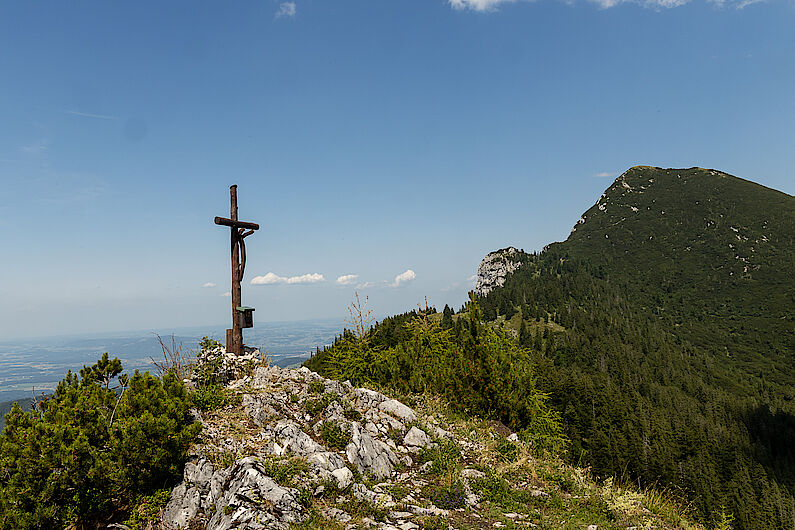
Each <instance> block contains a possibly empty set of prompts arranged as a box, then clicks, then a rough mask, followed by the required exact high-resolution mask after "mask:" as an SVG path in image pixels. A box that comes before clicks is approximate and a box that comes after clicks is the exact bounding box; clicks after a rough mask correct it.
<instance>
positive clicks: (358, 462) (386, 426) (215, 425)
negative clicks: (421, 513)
mask: <svg viewBox="0 0 795 530" xmlns="http://www.w3.org/2000/svg"><path fill="white" fill-rule="evenodd" d="M217 350H218V351H215V350H214V351H213V352H211V353H212V354H213V355H215V356H216V357H219V358H220V357H223V356H224V352H223V351H222V349H220V348H217ZM211 360H212V361H213V362H214V366H219V365H222V366H223V370H222V371H223V373H224V375H226V374H228V376H229V382H228V383H227V385H226V387H227V389H228V391H232V392H234V393H235V394H237V395H238V396H240V400H239V401H238V405H229V406H228V407H227V408H226V410H224V411H216V412H210V413H206V414H203V415H198V414H197V415H196V419H197V421H201V422H202V423H203V430H202V442H201V443H200V444H198V445H197V446H195V447H194V448H193V449H192V454H191V456H190V457H189V460H188V462H187V464H186V466H185V470H184V473H183V481H182V483H180V484H179V485H178V486H177V487H176V488H174V489H173V490H172V493H171V498H170V500H169V502H168V504H167V505H166V507H165V509H164V511H163V516H162V521H163V523H164V524H165V525H166V528H171V529H177V528H183V529H186V528H193V527H197V528H198V527H202V528H206V530H227V529H229V528H247V529H259V528H273V529H277V530H280V529H287V528H290V527H291V526H294V525H296V524H298V523H301V522H302V521H305V520H306V518H307V517H308V513H307V509H306V507H305V506H304V505H302V504H301V502H299V499H301V498H302V497H301V493H300V492H299V489H298V488H300V490H301V491H303V492H304V497H303V499H304V501H305V500H306V496H305V495H306V492H310V493H314V492H322V491H324V490H325V489H327V488H329V487H330V486H331V487H334V488H336V491H338V492H341V493H342V494H343V495H350V496H352V497H353V498H355V499H360V498H361V499H366V500H367V501H368V502H373V503H377V504H378V505H379V506H383V507H384V508H393V507H394V506H395V503H394V502H393V500H392V499H391V497H390V496H389V495H388V494H386V493H384V492H382V491H379V490H378V488H375V490H376V491H373V490H370V489H368V488H367V487H366V486H365V485H364V484H363V483H361V481H363V480H366V479H367V478H370V479H374V480H379V481H390V480H397V479H398V478H399V477H400V476H404V475H407V474H406V473H405V472H404V473H399V472H398V471H396V470H397V469H403V470H405V469H407V468H410V467H411V466H414V465H415V463H414V460H413V457H414V458H416V456H415V455H417V453H418V452H419V451H421V450H422V449H423V448H425V447H429V446H432V445H433V444H434V442H433V440H432V439H431V438H430V437H429V436H428V435H427V434H426V432H425V431H423V430H422V429H419V428H417V427H416V426H414V425H415V424H417V422H419V421H420V420H421V418H420V417H419V416H418V415H417V413H416V411H415V410H413V409H412V408H411V407H408V406H407V405H405V404H403V403H401V402H399V401H397V400H395V399H390V398H389V397H387V396H385V395H384V394H381V393H380V392H375V391H373V390H368V389H365V388H354V387H353V386H352V385H351V384H350V382H348V381H345V382H343V383H340V382H337V381H332V380H328V379H324V378H323V377H321V376H319V375H318V374H316V373H315V372H312V371H310V370H309V369H307V368H300V369H298V370H293V369H287V368H279V367H277V366H268V365H267V364H266V363H262V362H258V361H257V360H256V359H248V358H246V359H244V362H246V363H249V362H254V363H255V364H254V366H253V367H251V366H250V365H249V367H248V368H247V369H246V370H245V371H243V372H242V373H243V374H244V375H241V371H240V370H238V369H237V368H236V367H235V366H233V365H232V364H231V362H230V363H227V364H229V366H228V367H227V366H226V365H225V364H223V363H218V362H216V359H215V358H213V359H211ZM230 361H234V359H230ZM426 428H427V429H428V432H432V430H431V427H430V426H426ZM280 469H281V470H282V471H279V470H280ZM285 469H288V470H289V471H284V470H285ZM404 478H405V477H404ZM314 494H315V495H317V494H318V493H314ZM320 494H322V493H320ZM334 510H336V511H333V510H331V509H329V516H330V517H332V518H334V519H336V520H339V521H344V520H346V519H349V518H350V515H348V514H346V513H345V512H344V511H340V510H338V509H334ZM412 524H413V523H412ZM384 528H391V527H390V526H388V525H387V526H384ZM401 528H402V527H401Z"/></svg>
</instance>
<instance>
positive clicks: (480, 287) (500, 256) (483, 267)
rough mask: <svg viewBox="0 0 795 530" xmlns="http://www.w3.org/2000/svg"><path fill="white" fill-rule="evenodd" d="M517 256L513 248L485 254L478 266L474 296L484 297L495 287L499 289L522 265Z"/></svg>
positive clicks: (517, 252) (516, 251)
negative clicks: (509, 275)
mask: <svg viewBox="0 0 795 530" xmlns="http://www.w3.org/2000/svg"><path fill="white" fill-rule="evenodd" d="M518 254H519V251H518V250H517V249H515V248H514V247H508V248H503V249H500V250H497V251H495V252H491V253H489V254H487V255H486V257H485V258H483V261H481V262H480V266H478V281H477V284H476V286H475V294H477V295H478V296H486V295H487V294H489V293H490V292H491V291H492V290H493V289H495V288H496V287H501V286H502V285H503V284H504V283H505V278H506V277H507V276H508V274H510V273H512V272H513V271H515V270H516V269H518V268H519V267H520V266H521V265H522V262H521V261H518V259H519V256H518Z"/></svg>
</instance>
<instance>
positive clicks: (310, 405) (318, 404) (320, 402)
mask: <svg viewBox="0 0 795 530" xmlns="http://www.w3.org/2000/svg"><path fill="white" fill-rule="evenodd" d="M334 401H337V402H339V396H338V395H337V394H335V393H334V392H329V393H328V394H323V395H322V396H321V397H319V398H317V399H309V400H307V401H306V403H305V404H304V408H305V409H306V412H307V413H308V414H311V415H312V416H317V415H318V414H320V413H321V412H323V411H324V410H326V407H328V406H329V405H331V403H333V402H334Z"/></svg>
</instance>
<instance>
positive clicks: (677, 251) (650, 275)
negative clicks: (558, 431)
mask: <svg viewBox="0 0 795 530" xmlns="http://www.w3.org/2000/svg"><path fill="white" fill-rule="evenodd" d="M794 233H795V200H793V198H792V197H791V196H789V195H787V194H784V193H780V192H777V191H775V190H770V189H768V188H764V187H763V186H759V185H757V184H754V183H751V182H748V181H745V180H742V179H739V178H736V177H733V176H730V175H727V174H725V173H721V172H718V171H712V170H704V169H700V168H692V169H686V170H663V169H659V168H650V167H635V168H632V169H630V170H629V171H627V172H626V173H625V174H623V175H622V176H621V177H619V178H618V179H617V180H616V181H615V182H614V183H613V185H612V186H610V188H608V190H607V191H606V192H605V194H604V195H603V196H602V197H601V198H600V199H599V201H598V202H597V204H596V205H594V207H593V208H591V209H589V210H588V211H587V212H586V213H585V214H584V215H583V217H582V218H581V220H580V221H579V222H578V223H577V225H576V226H575V228H574V230H573V231H572V234H571V236H570V237H569V238H568V240H567V241H565V242H563V243H555V244H552V245H550V246H549V247H547V248H546V249H545V250H544V251H543V252H541V253H539V254H524V253H521V254H520V255H518V256H516V257H515V258H514V259H516V260H517V261H521V262H522V266H521V267H520V268H519V269H518V270H516V271H515V272H514V273H513V274H511V275H509V276H508V277H507V279H506V282H505V284H504V285H503V286H502V287H500V288H497V289H495V290H494V291H492V292H490V293H489V294H488V295H487V296H485V297H482V298H480V299H479V300H478V303H479V306H480V307H481V308H482V310H483V314H484V316H485V319H486V320H490V321H493V322H494V323H495V325H497V327H500V326H502V325H505V324H507V325H508V326H509V327H512V328H513V329H514V330H515V331H516V332H517V340H518V342H519V345H520V346H521V347H524V348H528V349H529V352H530V354H529V356H528V358H527V362H528V363H530V364H532V365H533V366H534V373H535V374H536V378H535V386H534V388H537V389H538V390H540V391H542V392H547V393H548V394H549V401H548V404H550V405H551V406H552V407H553V408H555V409H556V410H557V411H559V413H560V414H561V416H562V424H563V428H564V431H565V433H566V435H567V436H568V438H569V440H570V442H569V443H570V445H569V450H568V456H569V458H570V459H571V460H573V461H574V462H576V463H582V464H586V463H587V464H589V465H591V466H592V468H593V470H594V471H595V472H596V473H597V474H599V475H602V476H609V475H615V476H618V477H620V478H623V479H625V480H632V481H637V482H638V483H640V484H641V485H649V484H661V485H664V486H666V487H670V488H673V489H676V490H680V491H681V492H682V494H683V495H685V496H687V497H688V498H690V499H691V500H692V502H693V506H694V508H695V509H696V510H697V511H698V512H699V513H700V514H701V517H702V518H703V519H705V520H710V519H711V518H713V517H714V516H715V514H716V513H718V512H719V511H720V510H721V507H722V506H725V507H726V508H727V509H728V510H729V511H731V512H733V513H734V516H735V526H736V527H737V528H743V529H763V528H765V529H766V528H795V500H793V493H795V448H793V446H792V442H793V440H795V370H793V360H795V329H794V323H795V315H794V314H793V307H795V303H794V302H795V300H794V299H793V297H795V288H794V283H793V270H792V269H793V266H792V264H793V263H795V253H794V251H793V244H792V243H793V240H792V237H793V234H794ZM465 313H466V311H465ZM412 317H415V318H416V314H415V315H412V314H406V315H399V316H396V317H392V318H390V319H386V320H385V321H384V322H382V323H380V324H379V325H377V326H376V327H375V328H374V329H373V330H372V331H371V332H370V337H371V346H372V348H373V349H374V350H377V349H379V348H381V349H383V348H394V347H396V345H400V344H403V343H404V342H405V341H407V340H410V338H409V333H408V331H406V328H405V325H404V324H405V323H406V322H407V321H410V320H411V319H412ZM461 317H465V318H461ZM468 320H471V316H468V315H462V314H459V315H452V311H450V310H449V309H446V310H445V312H444V314H443V315H442V318H441V322H442V327H445V328H451V329H453V330H455V333H456V334H460V333H464V334H466V333H467V328H466V327H465V326H463V325H462V322H464V321H468ZM335 348H336V347H333V348H332V349H331V350H330V351H331V352H333V351H334V350H335ZM327 358H328V352H325V353H324V354H321V355H319V356H317V357H316V358H315V359H314V360H313V361H312V362H311V364H312V365H313V368H316V369H321V370H323V369H324V364H325V363H324V360H325V359H327ZM498 405H499V404H498V403H492V406H491V412H492V413H495V414H497V415H499V416H501V419H503V420H506V421H508V422H510V420H511V418H510V417H506V415H505V414H504V413H499V406H498ZM485 408H486V409H487V408H488V407H485ZM511 426H512V427H514V428H516V429H521V428H522V427H524V426H523V425H521V424H518V425H517V424H515V423H514V424H513V425H511Z"/></svg>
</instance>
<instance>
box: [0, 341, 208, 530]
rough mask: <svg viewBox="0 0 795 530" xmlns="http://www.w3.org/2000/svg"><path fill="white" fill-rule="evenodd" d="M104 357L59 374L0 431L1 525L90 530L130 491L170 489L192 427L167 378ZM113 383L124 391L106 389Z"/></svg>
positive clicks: (180, 388) (130, 496) (128, 498)
mask: <svg viewBox="0 0 795 530" xmlns="http://www.w3.org/2000/svg"><path fill="white" fill-rule="evenodd" d="M121 370H122V366H121V362H120V361H119V360H118V359H116V358H114V359H108V355H107V354H105V355H103V357H102V359H100V360H99V361H98V362H97V364H95V365H93V366H91V367H85V368H84V369H83V370H81V371H80V377H79V378H78V376H77V375H76V374H73V373H71V372H69V373H67V375H66V377H65V378H64V380H63V381H61V382H60V384H59V385H58V387H57V388H56V390H55V393H54V394H53V395H52V396H50V397H48V398H47V399H45V400H43V401H42V402H41V403H39V405H38V407H37V408H36V410H33V411H31V412H24V411H22V410H21V409H20V408H19V406H17V405H15V406H14V407H13V408H12V410H11V412H9V413H8V414H7V415H6V426H5V429H4V430H3V433H2V435H0V528H2V529H5V528H8V529H26V528H31V529H32V528H64V527H67V526H70V525H76V526H82V527H87V526H93V525H95V524H97V522H98V521H99V520H100V519H101V518H102V517H103V516H107V515H108V514H111V513H113V512H114V511H115V510H117V509H119V508H121V507H123V506H124V505H125V504H128V503H130V502H132V501H133V500H134V499H135V498H136V497H137V496H138V495H140V494H147V493H152V492H153V491H155V490H156V489H158V488H163V487H165V486H169V485H171V484H173V483H174V482H175V481H176V480H177V479H178V477H179V474H180V472H181V469H182V464H183V462H184V458H185V453H186V451H187V448H188V445H189V443H190V442H191V441H192V440H193V439H194V438H195V437H196V435H197V434H198V430H199V429H200V428H201V426H200V424H198V423H197V424H189V422H188V407H189V400H188V397H187V393H186V390H185V386H184V385H183V384H182V382H181V381H179V380H177V379H176V378H175V377H174V376H173V375H172V374H170V373H168V374H166V375H164V376H163V378H162V380H161V379H158V378H155V377H152V376H150V375H149V373H148V372H145V373H140V372H138V371H137V370H136V372H135V373H134V374H133V375H132V376H131V377H127V376H126V375H124V374H122V375H121V376H119V374H120V372H121ZM116 376H119V378H118V380H119V381H120V383H121V384H122V386H123V387H124V390H123V392H117V391H114V389H112V388H110V383H111V381H112V380H113V379H114V378H115V377H116Z"/></svg>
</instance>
